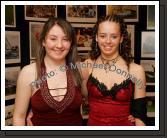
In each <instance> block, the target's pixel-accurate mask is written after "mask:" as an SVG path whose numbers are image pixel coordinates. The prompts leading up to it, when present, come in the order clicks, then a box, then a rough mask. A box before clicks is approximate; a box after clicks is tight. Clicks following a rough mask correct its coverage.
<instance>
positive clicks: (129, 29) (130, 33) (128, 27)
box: [127, 25, 135, 57]
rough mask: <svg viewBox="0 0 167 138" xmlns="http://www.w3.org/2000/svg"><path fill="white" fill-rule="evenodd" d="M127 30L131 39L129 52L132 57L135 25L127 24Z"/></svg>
mask: <svg viewBox="0 0 167 138" xmlns="http://www.w3.org/2000/svg"><path fill="white" fill-rule="evenodd" d="M127 31H128V33H129V37H130V39H131V53H132V56H133V57H134V53H135V52H134V51H135V50H134V48H135V47H134V42H135V40H134V36H135V25H127Z"/></svg>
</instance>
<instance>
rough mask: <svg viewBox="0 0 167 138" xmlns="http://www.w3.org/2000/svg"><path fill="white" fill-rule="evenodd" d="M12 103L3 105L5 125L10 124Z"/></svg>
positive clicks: (12, 110)
mask: <svg viewBox="0 0 167 138" xmlns="http://www.w3.org/2000/svg"><path fill="white" fill-rule="evenodd" d="M13 112H14V104H12V105H8V106H5V126H12V125H13V124H12V120H13Z"/></svg>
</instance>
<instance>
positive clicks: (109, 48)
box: [103, 46, 113, 50]
mask: <svg viewBox="0 0 167 138" xmlns="http://www.w3.org/2000/svg"><path fill="white" fill-rule="evenodd" d="M103 48H104V50H112V49H113V47H111V46H104V47H103Z"/></svg>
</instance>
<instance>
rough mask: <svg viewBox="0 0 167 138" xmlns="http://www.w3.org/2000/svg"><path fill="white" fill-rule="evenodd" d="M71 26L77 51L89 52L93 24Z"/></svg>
mask: <svg viewBox="0 0 167 138" xmlns="http://www.w3.org/2000/svg"><path fill="white" fill-rule="evenodd" d="M72 26H73V27H74V28H75V31H76V35H77V45H78V47H77V49H78V51H82V50H91V44H92V36H93V26H94V24H72Z"/></svg>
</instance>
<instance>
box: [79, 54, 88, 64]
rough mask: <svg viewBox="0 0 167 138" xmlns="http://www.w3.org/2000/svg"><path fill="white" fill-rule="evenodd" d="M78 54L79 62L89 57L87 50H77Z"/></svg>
mask: <svg viewBox="0 0 167 138" xmlns="http://www.w3.org/2000/svg"><path fill="white" fill-rule="evenodd" d="M78 56H79V58H80V60H81V62H84V61H85V60H86V59H88V58H89V54H88V52H79V53H78Z"/></svg>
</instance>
